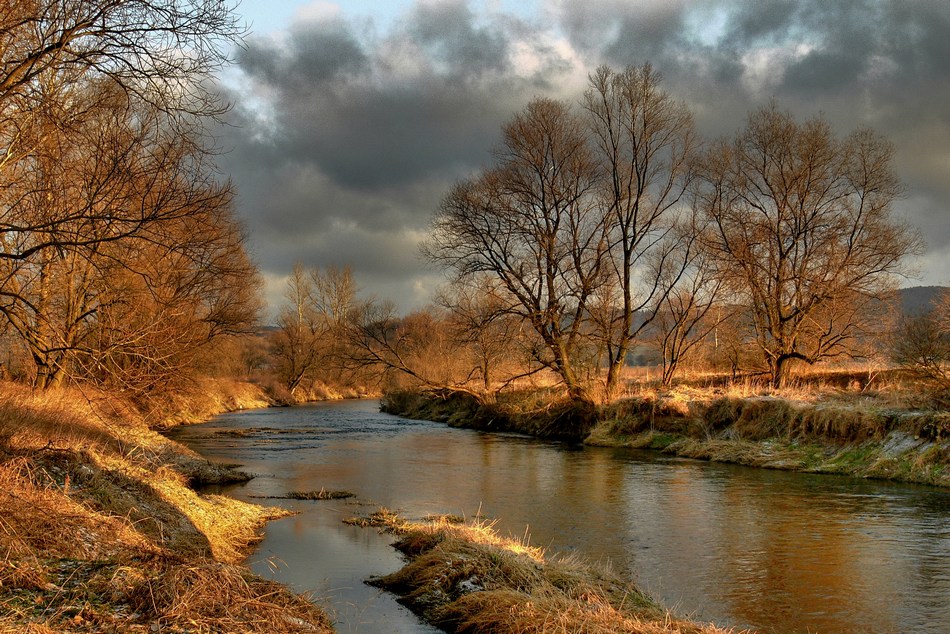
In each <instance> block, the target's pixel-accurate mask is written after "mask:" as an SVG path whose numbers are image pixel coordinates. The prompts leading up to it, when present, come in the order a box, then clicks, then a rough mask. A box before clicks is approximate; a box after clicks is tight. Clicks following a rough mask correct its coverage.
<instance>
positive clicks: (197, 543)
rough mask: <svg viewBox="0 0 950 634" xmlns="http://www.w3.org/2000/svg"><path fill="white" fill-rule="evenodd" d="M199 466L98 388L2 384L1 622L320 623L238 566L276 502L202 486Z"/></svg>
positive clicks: (117, 625) (91, 627)
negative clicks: (41, 389) (197, 483)
mask: <svg viewBox="0 0 950 634" xmlns="http://www.w3.org/2000/svg"><path fill="white" fill-rule="evenodd" d="M201 463H202V461H201V460H200V459H199V458H198V457H197V456H195V455H194V454H191V453H190V452H188V451H187V450H185V449H184V448H182V447H180V446H178V445H176V444H175V443H172V442H171V441H169V440H167V439H166V438H164V437H162V436H160V435H159V434H157V433H155V432H153V431H151V430H150V429H149V428H148V427H147V425H146V424H145V421H144V419H142V418H140V417H137V416H136V415H135V413H134V412H133V411H131V410H130V409H129V408H128V407H127V406H125V405H124V404H123V403H121V402H119V401H116V400H115V399H112V398H110V397H109V396H107V395H103V394H90V393H87V394H82V393H78V392H76V391H70V390H62V391H55V392H45V393H33V392H31V391H30V390H28V389H27V388H25V387H23V386H18V385H11V384H0V553H3V559H2V560H0V632H24V631H33V632H45V631H55V632H100V631H109V632H113V631H114V632H140V631H142V632H144V631H153V630H152V629H151V628H152V627H153V626H161V627H165V628H169V630H170V631H193V632H211V631H217V632H297V631H306V630H307V629H308V628H309V627H310V626H309V625H307V624H308V623H309V624H310V625H312V626H313V627H312V628H310V629H311V630H312V631H329V626H328V624H327V620H326V617H325V616H324V615H323V614H322V613H321V612H320V611H319V610H317V608H315V606H314V605H313V604H312V603H311V602H309V601H307V600H306V599H304V598H301V597H298V596H295V595H293V594H292V593H290V592H288V591H286V590H285V589H283V588H280V587H278V586H275V585H274V584H269V583H267V582H264V581H262V580H260V579H257V578H255V577H253V576H252V575H250V574H249V573H248V571H247V570H245V569H243V568H241V567H238V566H235V565H234V564H235V563H236V562H237V561H239V560H240V559H242V557H243V556H244V553H245V552H246V548H247V546H248V545H249V544H251V543H253V542H255V541H256V540H257V539H258V529H259V527H260V526H261V524H262V523H263V522H264V521H266V520H267V519H268V518H270V517H273V516H274V515H275V513H279V511H274V510H268V509H264V508H262V507H258V506H254V505H250V504H246V503H242V502H238V501H236V500H232V499H230V498H225V497H221V496H203V495H199V494H198V493H196V492H195V491H194V490H192V489H191V488H189V486H188V483H189V481H193V480H194V479H195V473H198V472H201V471H202V469H203V468H204V467H202V466H201ZM209 470H210V471H211V472H213V471H216V469H214V468H210V467H209ZM217 471H220V469H217Z"/></svg>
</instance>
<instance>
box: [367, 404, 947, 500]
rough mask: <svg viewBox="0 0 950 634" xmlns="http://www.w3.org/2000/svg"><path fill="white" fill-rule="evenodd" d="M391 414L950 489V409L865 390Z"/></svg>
mask: <svg viewBox="0 0 950 634" xmlns="http://www.w3.org/2000/svg"><path fill="white" fill-rule="evenodd" d="M383 408H384V411H387V412H389V413H393V414H398V415H401V416H407V417H413V418H423V419H427V420H434V421H439V422H445V423H447V424H449V425H453V426H459V427H469V428H474V429H479V430H484V431H512V432H518V433H525V434H529V435H533V436H538V437H541V438H548V439H555V440H564V441H568V442H577V443H585V444H590V445H597V446H610V447H632V448H644V449H654V450H657V451H662V452H665V453H669V454H673V455H677V456H682V457H688V458H696V459H702V460H713V461H718V462H728V463H735V464H742V465H747V466H753V467H763V468H770V469H785V470H792V471H803V472H812V473H833V474H844V475H851V476H857V477H864V478H878V479H886V480H894V481H900V482H913V483H920V484H928V485H935V486H943V487H950V412H947V411H943V410H941V409H937V408H926V407H923V408H922V407H919V406H916V407H912V406H903V407H901V406H899V405H895V403H894V401H893V399H888V398H884V397H881V396H879V395H873V394H868V393H863V392H858V393H853V392H842V391H828V392H825V393H820V394H819V393H816V394H811V395H809V397H808V398H807V399H806V398H804V397H803V395H800V394H799V395H782V394H769V393H750V394H743V395H740V396H734V395H727V394H724V393H723V390H710V389H705V390H699V389H690V388H680V389H678V390H675V391H668V392H655V393H650V394H646V395H643V396H638V397H633V398H627V399H622V400H618V401H615V402H612V403H609V404H607V405H604V406H599V407H597V406H593V405H575V404H573V403H570V402H568V401H565V400H563V399H561V398H559V395H558V394H557V393H556V392H553V391H535V392H532V393H527V394H525V393H520V394H513V395H505V396H501V397H499V398H498V399H497V401H496V402H494V403H491V404H485V403H479V402H477V401H476V400H475V399H474V398H472V397H470V396H468V395H465V394H452V395H440V396H434V395H426V394H420V393H412V392H400V393H394V394H389V395H387V396H386V398H385V399H384V401H383Z"/></svg>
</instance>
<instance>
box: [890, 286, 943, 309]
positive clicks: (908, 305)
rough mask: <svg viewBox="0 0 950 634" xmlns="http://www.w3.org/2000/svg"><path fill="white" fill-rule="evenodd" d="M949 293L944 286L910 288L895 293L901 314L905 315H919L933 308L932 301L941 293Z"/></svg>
mask: <svg viewBox="0 0 950 634" xmlns="http://www.w3.org/2000/svg"><path fill="white" fill-rule="evenodd" d="M946 292H950V288H948V287H946V286H912V287H911V288H902V289H900V290H899V291H897V294H898V297H899V298H900V305H901V312H902V313H903V314H905V315H921V314H923V313H926V312H927V311H929V310H930V309H931V308H933V303H934V300H936V299H937V297H938V296H939V295H940V294H941V293H946Z"/></svg>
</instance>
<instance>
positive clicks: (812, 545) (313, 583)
mask: <svg viewBox="0 0 950 634" xmlns="http://www.w3.org/2000/svg"><path fill="white" fill-rule="evenodd" d="M378 407H379V406H378V403H377V402H376V401H344V402H332V403H319V404H315V405H308V406H303V407H294V408H275V409H266V410H253V411H247V412H239V413H233V414H227V415H223V416H220V417H218V418H216V419H215V420H213V421H212V422H210V423H207V424H205V425H199V426H194V427H187V428H182V429H181V430H179V431H178V432H177V434H176V437H177V439H178V440H181V441H182V442H184V443H185V444H187V445H189V446H190V447H192V448H193V449H195V450H197V451H198V452H200V453H201V454H202V455H204V456H206V457H208V458H209V459H212V460H215V461H220V462H226V463H238V464H241V465H242V468H243V469H245V470H247V471H250V472H251V473H254V474H256V475H257V477H256V478H255V479H253V480H251V481H250V482H249V483H247V484H244V485H238V486H233V487H229V488H227V489H226V490H225V491H226V492H227V493H228V494H229V495H233V496H235V497H239V498H242V499H250V500H253V501H255V502H258V503H271V504H280V505H281V506H284V507H286V508H290V509H292V510H296V511H299V512H300V513H299V514H298V515H296V516H294V517H290V518H287V519H284V520H279V521H276V522H272V523H271V524H269V525H268V527H267V529H266V533H265V538H264V540H263V542H262V543H261V544H260V545H259V547H258V548H257V550H256V551H255V552H254V554H253V555H252V556H251V557H250V563H251V566H252V568H253V569H254V570H255V571H256V572H258V573H260V574H263V575H265V576H267V577H270V578H274V579H276V580H278V581H281V582H284V583H287V584H289V585H291V586H292V587H293V588H294V589H296V590H298V591H309V592H312V594H313V596H314V598H315V600H317V601H318V602H320V603H321V604H323V605H328V606H329V608H330V610H331V612H332V613H334V616H335V618H336V620H337V628H338V630H339V631H341V632H367V633H373V632H380V633H382V632H385V633H387V634H388V633H392V632H432V631H436V630H433V629H431V628H429V627H428V626H426V625H424V624H422V623H420V622H419V621H418V620H417V619H416V618H415V617H414V616H413V615H412V614H410V613H409V612H408V611H406V610H405V609H404V608H402V607H401V606H399V605H398V604H397V603H396V602H395V601H394V600H393V599H392V597H391V596H389V595H387V594H385V593H380V592H379V591H378V590H376V589H374V588H371V587H369V586H366V585H365V584H363V583H362V580H363V579H365V578H366V577H368V576H370V575H380V574H386V573H389V572H392V571H393V570H395V569H397V568H399V567H400V565H401V561H400V559H399V557H398V555H397V553H396V552H395V551H394V550H393V549H392V548H390V546H389V544H390V542H391V537H390V536H387V535H379V534H377V533H376V532H375V531H374V530H373V529H363V528H357V527H353V526H347V525H345V524H343V522H342V520H343V519H345V518H346V517H352V516H355V515H360V514H366V513H369V512H370V511H372V510H373V509H375V508H376V507H377V506H386V507H388V508H391V509H395V510H398V511H399V512H400V513H402V514H403V515H405V516H407V517H413V518H416V517H422V516H424V515H427V514H439V513H452V514H457V515H462V516H465V517H469V518H472V517H474V516H476V515H480V516H483V517H488V518H494V519H496V520H497V525H496V528H497V529H498V530H499V532H501V533H503V534H511V535H515V536H518V537H528V538H530V541H531V543H532V544H535V545H540V546H544V547H545V548H547V549H548V551H549V552H551V553H564V554H568V553H570V554H576V555H578V556H581V557H584V558H587V559H591V560H595V561H601V562H607V563H609V564H610V565H611V566H612V567H613V569H614V570H615V571H619V572H620V573H622V574H624V575H626V576H628V577H630V578H631V579H633V580H635V581H636V582H637V583H638V584H639V585H640V586H641V587H642V588H644V589H646V590H647V591H648V592H650V593H652V594H654V595H655V596H656V597H658V598H659V599H660V601H661V602H662V603H663V604H664V605H666V606H668V607H671V608H673V609H674V610H675V611H676V612H678V613H680V614H682V615H687V616H691V617H693V618H696V619H698V620H702V621H712V622H715V623H717V624H720V625H724V626H736V627H752V628H756V629H757V630H759V631H761V632H774V633H776V634H786V633H788V634H793V633H794V634H797V633H805V632H810V633H814V632H828V633H832V632H833V633H842V634H846V633H857V632H900V631H906V632H920V633H924V634H938V633H945V632H950V492H948V491H945V490H942V489H934V488H927V487H918V486H910V485H901V484H893V483H885V482H873V481H866V480H859V479H852V478H845V477H837V476H820V475H809V474H800V473H788V472H780V471H767V470H761V469H752V468H745V467H738V466H730V465H721V464H710V463H705V462H698V461H692V460H683V459H677V458H669V457H665V456H662V455H659V454H655V453H652V452H637V451H632V450H624V449H608V448H595V447H573V446H567V445H563V444H557V443H548V442H542V441H538V440H536V439H532V438H526V437H522V436H517V435H509V434H485V433H480V432H475V431H469V430H461V429H454V428H449V427H447V426H445V425H441V424H438V423H432V422H427V421H414V420H407V419H402V418H398V417H395V416H391V415H388V414H383V413H380V412H379V411H378ZM320 488H326V489H328V490H347V491H351V492H353V493H354V494H356V496H357V497H356V498H354V499H351V500H330V501H292V500H276V499H271V498H268V496H280V495H284V494H286V493H288V492H290V491H310V490H318V489H320Z"/></svg>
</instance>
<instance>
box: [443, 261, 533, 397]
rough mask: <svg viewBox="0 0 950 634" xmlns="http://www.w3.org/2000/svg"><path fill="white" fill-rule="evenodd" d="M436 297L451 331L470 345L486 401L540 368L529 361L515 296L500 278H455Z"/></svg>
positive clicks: (468, 346)
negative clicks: (513, 303)
mask: <svg viewBox="0 0 950 634" xmlns="http://www.w3.org/2000/svg"><path fill="white" fill-rule="evenodd" d="M437 299H438V302H439V304H440V305H442V306H443V307H445V309H446V310H447V315H446V317H447V320H448V322H449V326H450V328H451V331H452V336H453V337H454V338H455V340H456V341H458V342H460V343H464V344H465V345H466V347H467V348H468V351H469V355H470V356H471V358H472V365H473V367H475V368H477V374H478V376H479V377H480V379H481V388H482V392H483V393H484V397H483V398H484V399H485V400H492V399H493V398H494V394H495V393H497V392H499V391H501V390H504V389H505V388H507V387H508V386H510V385H512V384H513V383H515V382H516V381H518V380H520V379H523V378H526V377H528V376H531V375H532V374H535V373H537V372H538V371H539V370H540V369H541V366H539V365H537V364H536V363H533V362H532V361H531V355H530V352H529V350H530V346H529V345H528V342H527V341H526V338H525V337H524V333H523V322H522V320H521V319H520V318H518V317H517V315H516V314H512V312H513V311H512V309H511V297H510V296H509V295H508V293H507V292H506V291H505V290H504V289H503V288H501V286H500V283H499V282H498V281H497V280H496V279H494V278H491V277H488V276H485V275H483V276H478V277H471V278H466V279H462V280H456V281H455V282H454V283H452V284H450V285H449V286H448V287H447V288H444V289H442V291H441V292H440V293H439V295H438V298H437ZM514 312H515V313H516V312H517V311H514Z"/></svg>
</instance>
